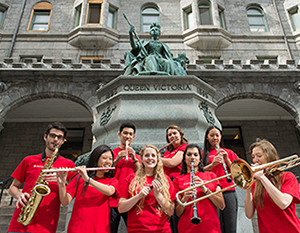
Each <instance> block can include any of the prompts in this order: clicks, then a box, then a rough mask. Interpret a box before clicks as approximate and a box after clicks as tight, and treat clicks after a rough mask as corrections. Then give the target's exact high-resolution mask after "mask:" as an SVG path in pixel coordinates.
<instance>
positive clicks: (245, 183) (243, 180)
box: [176, 155, 300, 206]
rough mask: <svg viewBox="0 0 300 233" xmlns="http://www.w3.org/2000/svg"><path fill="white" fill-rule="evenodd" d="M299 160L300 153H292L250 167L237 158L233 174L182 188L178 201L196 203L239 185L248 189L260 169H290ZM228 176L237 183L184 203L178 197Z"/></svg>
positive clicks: (232, 165)
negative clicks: (299, 154)
mask: <svg viewBox="0 0 300 233" xmlns="http://www.w3.org/2000/svg"><path fill="white" fill-rule="evenodd" d="M299 160H300V158H299V157H298V155H291V156H289V157H286V158H283V159H279V160H276V161H273V162H270V163H266V164H262V165H259V166H255V167H250V165H249V164H248V163H247V162H246V161H245V160H243V159H236V160H234V161H233V162H232V164H231V167H230V170H231V174H228V175H224V176H220V177H218V178H216V179H213V180H210V181H207V182H205V183H203V184H201V185H196V186H193V187H188V188H186V189H184V190H181V191H179V192H178V193H176V199H177V201H178V203H179V204H180V205H182V206H188V205H191V204H194V203H195V202H198V201H201V200H203V199H206V198H208V197H210V196H213V195H216V194H218V193H220V192H224V191H226V190H228V189H231V188H234V187H236V186H239V187H240V188H242V189H248V188H250V187H251V186H252V185H253V182H254V177H253V174H254V173H256V172H258V171H261V170H264V169H266V170H265V173H267V174H273V173H275V172H276V171H284V170H287V169H290V168H293V167H296V166H298V165H300V161H299ZM281 164H282V165H281ZM279 165H281V166H280V167H279ZM228 176H231V178H232V180H233V181H234V183H235V184H234V185H231V186H228V187H226V188H224V189H221V190H219V191H216V192H214V193H211V194H209V195H206V196H204V197H200V198H198V199H195V200H192V201H190V202H186V203H182V202H181V201H180V198H179V197H178V196H179V194H181V193H183V192H186V191H189V190H192V189H195V188H199V187H201V186H202V185H206V184H209V183H212V182H214V181H216V180H220V179H223V178H226V177H228Z"/></svg>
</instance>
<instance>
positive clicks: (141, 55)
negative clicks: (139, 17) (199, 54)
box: [124, 15, 189, 75]
mask: <svg viewBox="0 0 300 233" xmlns="http://www.w3.org/2000/svg"><path fill="white" fill-rule="evenodd" d="M124 17H125V18H126V20H127V22H128V23H129V21H128V19H127V17H126V15H124ZM129 25H130V27H129V39H130V45H131V47H132V50H131V51H130V52H126V53H125V54H124V59H125V68H124V69H125V73H124V75H157V74H160V75H186V72H185V64H186V63H189V59H188V58H187V57H186V56H185V54H184V53H180V54H178V57H177V58H174V57H173V54H172V53H171V51H170V48H169V47H168V46H167V45H166V44H164V43H162V42H160V41H159V40H158V39H159V36H160V25H159V24H157V23H153V24H151V26H150V35H151V37H152V40H140V39H139V37H138V36H137V34H136V33H135V31H134V26H133V25H131V24H130V23H129ZM133 34H134V35H135V36H136V38H137V41H138V43H136V41H135V39H134V35H133Z"/></svg>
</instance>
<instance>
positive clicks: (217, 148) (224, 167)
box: [215, 143, 232, 183]
mask: <svg viewBox="0 0 300 233" xmlns="http://www.w3.org/2000/svg"><path fill="white" fill-rule="evenodd" d="M215 147H216V150H217V153H218V155H220V156H221V157H222V158H223V155H222V154H221V153H220V148H219V146H218V144H217V143H216V144H215ZM221 163H222V167H223V170H224V172H225V175H228V171H227V168H226V164H225V162H224V159H222V161H221ZM226 180H227V182H228V183H230V182H231V181H232V180H231V178H230V177H229V176H227V177H226Z"/></svg>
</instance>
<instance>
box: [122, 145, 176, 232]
mask: <svg viewBox="0 0 300 233" xmlns="http://www.w3.org/2000/svg"><path fill="white" fill-rule="evenodd" d="M140 156H141V166H140V168H139V170H138V171H137V172H136V174H130V175H129V176H128V177H127V178H126V180H125V183H124V184H123V185H122V187H121V190H120V200H119V207H118V210H119V212H120V213H124V212H128V219H127V231H128V232H157V233H158V232H165V233H170V232H171V229H170V223H169V221H168V216H171V215H172V214H173V213H174V202H173V201H174V200H175V190H174V187H173V184H172V182H171V180H170V178H169V177H168V176H166V175H165V174H164V172H163V165H162V162H161V155H160V153H159V151H158V149H157V148H156V147H155V146H153V145H147V146H145V147H144V148H143V149H142V150H141V151H140Z"/></svg>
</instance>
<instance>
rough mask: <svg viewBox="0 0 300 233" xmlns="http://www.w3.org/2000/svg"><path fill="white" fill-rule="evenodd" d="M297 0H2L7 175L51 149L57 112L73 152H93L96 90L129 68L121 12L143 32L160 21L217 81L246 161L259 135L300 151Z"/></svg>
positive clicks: (144, 35) (194, 71)
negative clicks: (50, 127)
mask: <svg viewBox="0 0 300 233" xmlns="http://www.w3.org/2000/svg"><path fill="white" fill-rule="evenodd" d="M299 8H300V4H299V1H298V0H260V1H250V0H242V1H241V0H200V1H199V0H157V1H148V0H147V1H146V0H139V1H127V0H64V1H60V0H49V1H36V0H22V1H19V0H0V16H1V18H0V20H1V21H0V27H1V28H0V51H1V52H0V128H1V134H0V148H1V151H0V179H1V180H3V179H5V178H7V177H8V176H9V175H10V174H11V173H12V171H13V170H14V168H15V167H16V166H17V165H18V164H19V162H20V161H21V159H22V158H23V157H24V156H26V155H28V154H32V153H38V152H40V151H41V150H42V149H43V148H44V144H43V141H42V136H43V130H44V128H45V127H46V125H47V124H48V123H50V122H52V121H54V120H60V121H62V122H63V123H65V124H66V126H67V127H68V129H70V132H72V133H74V134H76V135H77V136H76V138H77V139H76V140H77V141H76V140H75V141H72V139H70V140H69V142H70V144H69V145H68V146H67V147H66V148H65V149H64V150H65V153H66V154H68V155H70V156H73V157H74V159H76V157H77V156H79V155H81V154H85V153H88V152H89V151H90V150H91V149H92V146H93V141H94V140H95V138H93V133H92V125H93V124H94V122H95V120H96V119H97V117H98V116H99V114H102V113H99V112H98V111H97V109H96V106H97V104H98V98H97V94H96V91H97V90H98V88H99V87H101V86H102V85H105V84H106V83H108V82H110V81H112V80H114V79H115V78H116V77H118V76H119V75H122V74H123V73H124V70H123V68H124V57H123V56H124V53H125V52H127V51H130V49H131V47H130V43H129V36H128V28H129V25H128V23H127V22H126V20H125V18H124V17H123V13H125V14H126V15H127V17H128V19H129V21H130V23H131V24H133V25H134V26H135V30H136V33H137V34H138V36H139V38H140V39H149V38H150V37H149V33H148V27H149V22H152V21H156V22H158V23H160V25H161V32H162V34H161V36H160V41H162V42H164V43H166V44H167V45H168V46H169V47H170V49H171V51H172V53H173V54H174V56H177V55H178V54H179V53H180V52H184V53H185V54H186V56H187V57H188V58H189V60H190V63H189V64H188V65H187V67H186V71H187V74H188V75H194V76H196V77H198V78H199V79H202V80H203V81H204V82H206V83H207V84H209V85H211V86H212V87H213V88H215V89H216V94H215V96H214V99H213V101H214V102H215V104H216V105H217V110H216V116H217V117H218V119H219V121H220V122H221V124H222V126H223V129H224V133H225V135H224V137H225V139H226V140H224V143H225V146H226V147H229V148H232V149H235V150H236V152H237V153H238V154H239V155H240V156H241V157H242V158H245V159H246V160H247V161H248V162H251V161H250V155H249V153H248V152H247V151H248V148H249V145H250V144H251V143H252V142H253V141H254V140H255V139H256V138H257V137H261V138H266V139H268V140H270V141H271V142H272V143H274V144H275V146H276V147H277V149H278V151H279V154H280V155H281V157H284V156H287V155H290V154H293V153H298V152H299V128H300V117H299V110H300V96H299V93H300V86H299V85H300V72H299V71H300V13H299ZM133 78H134V77H133ZM108 98H109V97H108ZM133 111H138V109H134V110H133ZM279 113H280V114H279ZM128 121H130V119H128ZM169 124H177V123H176V118H174V117H172V116H171V117H170V123H169ZM167 126H168V125H166V127H167ZM183 130H184V129H183ZM78 132H79V133H78ZM116 133H117V132H116ZM164 133H165V132H161V134H162V135H164ZM138 136H139V135H138V131H137V137H138ZM187 136H188V135H187ZM196 140H199V143H200V144H201V143H202V142H203V138H199V139H196ZM72 142H73V143H72ZM76 143H77V144H76ZM78 143H79V144H80V146H78ZM116 143H117V142H116ZM162 144H164V142H162ZM68 150H69V152H68ZM74 154H75V155H74ZM294 170H295V172H296V173H297V174H300V172H299V171H300V170H299V169H298V168H295V169H294Z"/></svg>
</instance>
